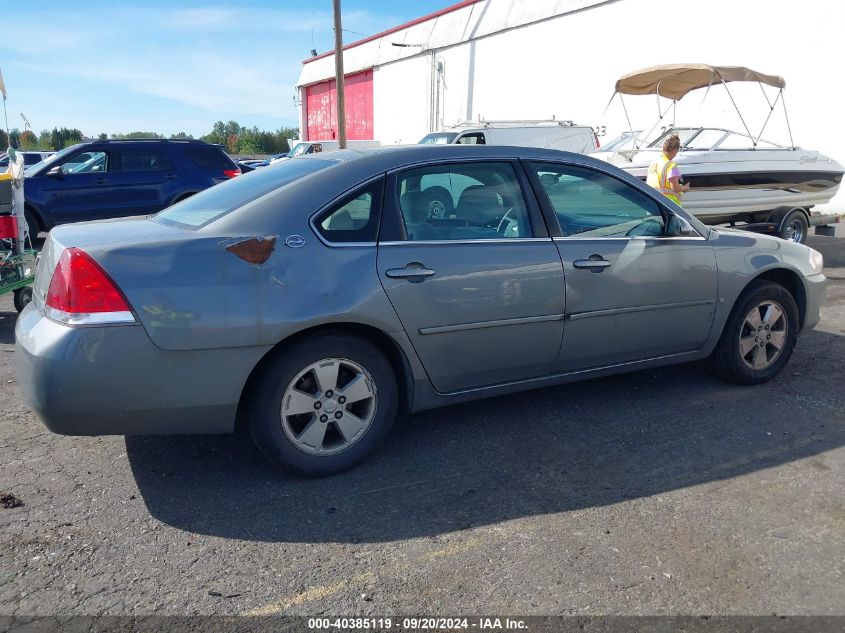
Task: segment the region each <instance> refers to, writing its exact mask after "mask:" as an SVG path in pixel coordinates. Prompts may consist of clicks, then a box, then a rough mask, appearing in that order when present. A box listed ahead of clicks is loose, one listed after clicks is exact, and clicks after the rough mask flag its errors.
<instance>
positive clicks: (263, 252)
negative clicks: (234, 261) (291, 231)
mask: <svg viewBox="0 0 845 633" xmlns="http://www.w3.org/2000/svg"><path fill="white" fill-rule="evenodd" d="M278 237H279V236H278V235H267V236H263V237H262V236H258V237H244V238H238V239H235V240H225V241H223V242H221V244H222V245H223V246H224V247H225V248H226V250H227V251H229V252H230V253H232V254H233V255H236V256H237V257H240V258H241V259H242V260H244V261H245V262H247V263H248V264H253V265H257V266H260V265H261V264H263V263H264V262H266V261H267V260H268V259H270V256H271V255H272V254H273V252H274V251H275V250H276V240H277V239H278Z"/></svg>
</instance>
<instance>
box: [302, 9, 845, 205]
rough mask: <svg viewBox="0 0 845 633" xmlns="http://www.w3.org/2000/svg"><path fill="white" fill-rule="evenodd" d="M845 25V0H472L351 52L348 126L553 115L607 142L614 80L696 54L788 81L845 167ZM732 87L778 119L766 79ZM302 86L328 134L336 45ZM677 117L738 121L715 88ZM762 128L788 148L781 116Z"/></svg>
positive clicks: (805, 131)
mask: <svg viewBox="0 0 845 633" xmlns="http://www.w3.org/2000/svg"><path fill="white" fill-rule="evenodd" d="M843 33H845V3H840V2H834V1H832V0H804V1H803V2H794V1H792V0H673V2H670V3H666V2H658V1H657V0H464V1H463V2H459V3H457V4H453V5H451V6H446V7H444V9H442V10H441V11H438V12H435V13H433V14H431V15H427V16H423V17H421V18H419V19H417V20H413V21H411V22H408V23H406V24H402V25H398V26H396V27H395V28H392V29H389V30H388V31H385V32H383V33H379V34H377V35H375V36H372V37H369V38H366V39H363V40H360V41H357V42H352V43H350V44H348V45H347V46H346V47H345V48H344V66H345V72H346V94H347V96H346V101H347V130H348V135H349V138H351V139H356V138H358V139H376V140H379V141H381V142H382V143H385V144H391V143H413V142H416V141H417V140H419V139H420V138H421V137H422V136H424V135H425V134H427V133H428V132H430V131H434V130H437V129H442V128H444V127H449V126H452V125H455V124H457V123H459V122H462V121H470V120H479V119H484V120H488V121H489V120H501V119H549V118H552V117H555V118H557V119H570V120H574V121H575V122H576V123H579V124H586V125H592V126H594V127H596V128H597V130H598V132H599V135H600V137H602V138H604V139H605V140H607V139H609V138H611V137H613V136H615V135H616V134H618V133H620V132H621V131H623V130H624V129H627V128H628V124H627V122H626V119H625V115H624V112H623V110H622V107H621V105H620V104H619V101H618V98H617V99H616V100H614V102H613V103H611V104H610V106H609V107H607V106H608V101H609V100H610V98H611V96H612V94H613V86H614V83H615V81H616V79H617V78H618V77H620V76H621V75H623V74H625V73H628V72H630V71H633V70H637V69H639V68H644V67H647V66H654V65H657V64H664V63H679V62H698V63H708V64H713V65H740V66H748V67H751V68H754V69H755V70H759V71H761V72H764V73H769V74H775V75H781V76H782V77H784V78H785V80H786V85H787V88H786V92H785V94H786V102H787V106H788V110H789V117H790V123H791V128H792V134H793V137H794V141H795V143H796V144H797V145H800V146H803V147H809V148H812V149H817V150H820V151H822V152H825V153H827V154H829V155H831V156H832V157H834V158H836V159H838V160H839V161H840V162H842V161H845V126H843V125H842V124H841V121H842V117H843V112H845V108H843V99H842V95H843V90H842V87H841V86H842V82H841V81H840V79H839V77H840V75H841V72H842V66H843V62H845V53H843V52H842V50H843V49H842V45H841V41H840V40H841V38H842V37H843ZM733 86H737V84H733V85H732V88H731V90H732V92H733V94H734V97H735V98H736V99H737V101H738V102H740V107H741V108H742V109H743V114H744V115H745V116H746V122H747V123H748V125H749V126H750V127H752V129H756V130H759V129H760V126H762V125H763V123H764V122H765V120H766V117H767V115H768V114H769V107H768V105H767V103H766V101H765V99H764V97H763V95H762V94H761V92H760V90H761V88H760V87H759V86H758V85H756V84H749V85H739V86H738V87H737V88H736V89H734V88H733ZM297 91H298V94H299V98H300V99H301V111H300V117H301V119H300V129H301V130H302V136H303V138H305V139H308V140H320V139H328V138H333V137H334V134H335V128H336V109H335V108H334V55H333V54H332V53H326V54H324V55H320V56H317V57H313V58H311V59H308V60H305V61H304V62H303V67H302V73H301V75H300V78H299V81H298V84H297ZM699 92H702V93H703V92H704V91H699ZM625 104H626V106H627V109H628V113H629V114H630V118H631V119H632V124H633V126H634V127H635V128H645V129H649V128H650V127H651V126H652V124H654V123H655V122H656V120H657V107H656V99H655V98H652V97H626V100H625ZM606 107H607V109H606ZM677 123H679V124H705V125H720V126H724V127H730V128H735V129H742V128H741V125H740V121H739V119H738V117H737V114H736V111H735V110H734V108H733V106H732V105H731V104H730V101H728V100H727V97H725V95H724V94H722V93H721V92H719V91H717V90H715V89H714V90H711V91H708V92H707V93H706V98H705V95H704V94H701V95H700V96H699V95H698V93H693V94H691V95H689V96H688V97H687V98H686V99H684V100H683V101H682V102H681V103H680V104H679V105H678V107H677ZM765 129H766V132H765V133H764V135H763V137H764V138H768V139H769V140H772V141H775V142H781V143H783V144H788V143H789V136H788V132H787V127H786V125H785V121H784V120H783V117H782V114H781V113H780V112H775V113H773V114H772V117H771V119H770V121H769V122H768V124H767V126H766V128H765ZM600 140H601V139H600ZM837 200H838V201H839V202H840V203H841V204H840V205H839V206H842V208H841V209H840V208H838V206H837V208H836V209H835V210H837V211H845V196H843V195H842V194H840V195H839V196H838V197H837ZM835 202H836V201H835Z"/></svg>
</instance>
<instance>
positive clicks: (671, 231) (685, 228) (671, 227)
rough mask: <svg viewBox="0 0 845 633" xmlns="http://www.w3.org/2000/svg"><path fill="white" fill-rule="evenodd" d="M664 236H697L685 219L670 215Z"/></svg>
mask: <svg viewBox="0 0 845 633" xmlns="http://www.w3.org/2000/svg"><path fill="white" fill-rule="evenodd" d="M666 235H668V236H669V237H693V236H695V235H698V234H697V233H696V232H695V229H694V228H692V225H691V224H690V223H689V222H687V220H686V218H682V217H681V216H679V215H675V214H674V213H671V214H670V215H669V222H668V223H667V225H666Z"/></svg>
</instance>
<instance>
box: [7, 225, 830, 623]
mask: <svg viewBox="0 0 845 633" xmlns="http://www.w3.org/2000/svg"><path fill="white" fill-rule="evenodd" d="M839 232H840V237H838V238H816V237H811V238H810V240H809V242H808V243H809V244H810V245H812V246H814V247H815V248H817V249H819V250H821V251H822V252H823V253H824V255H825V260H826V266H827V269H826V273H827V274H828V276H829V277H830V278H831V284H830V286H829V289H828V300H827V304H826V306H825V307H824V309H823V314H822V321H821V323H820V324H819V326H818V328H817V329H816V330H815V331H813V332H809V333H805V334H804V335H803V336H802V338H801V339H800V340H799V344H798V348H797V350H796V353H795V355H794V357H793V360H792V362H791V364H790V365H789V366H788V367H787V369H786V371H785V372H784V373H783V374H782V375H781V376H780V377H779V378H778V379H776V380H775V381H773V382H771V383H768V384H765V385H761V386H758V387H753V388H749V387H740V386H734V385H729V384H726V383H723V382H722V381H720V380H719V379H718V378H716V377H714V376H712V375H710V374H709V373H707V372H706V371H705V370H704V369H703V368H702V367H700V366H698V365H689V366H681V367H675V368H668V369H663V370H658V371H645V372H640V373H635V374H630V375H626V376H621V377H615V378H609V379H601V380H594V381H590V382H585V383H580V384H573V385H568V386H564V387H557V388H550V389H544V390H541V391H535V392H531V393H525V394H519V395H515V396H508V397H503V398H499V399H494V400H488V401H483V402H479V403H473V404H468V405H463V406H457V407H452V408H448V409H441V410H436V411H431V412H427V413H423V414H420V415H416V416H413V417H411V418H408V419H407V420H405V421H403V422H402V423H401V424H400V425H398V427H397V428H396V429H395V431H394V433H393V435H392V437H391V438H390V440H389V441H388V443H387V445H386V446H385V447H384V448H383V449H382V451H381V452H380V453H379V454H378V455H377V456H376V457H375V458H374V459H372V460H370V461H369V462H368V463H366V464H365V465H363V466H362V467H360V468H358V469H357V470H355V471H353V472H350V473H346V474H344V475H341V476H337V477H334V478H329V479H323V480H302V479H295V478H291V477H288V476H286V475H284V474H281V473H278V472H276V471H274V470H273V469H272V468H271V467H269V466H268V465H267V464H266V463H265V462H264V461H263V459H262V457H261V456H260V455H259V453H258V452H257V450H256V449H254V448H253V447H252V446H251V444H250V443H249V441H248V440H247V439H246V438H243V437H239V436H234V437H170V438H162V437H144V438H140V437H136V438H123V437H101V438H71V437H61V436H57V435H53V434H51V433H49V432H47V431H46V430H45V429H44V428H43V427H42V426H41V424H40V423H39V422H38V421H37V420H36V419H35V417H34V416H33V415H32V414H31V413H30V412H29V411H28V410H27V408H26V406H25V405H24V404H23V402H22V401H21V398H20V396H19V393H18V387H17V385H16V380H15V374H14V349H13V348H14V345H13V343H14V335H13V328H14V321H15V314H14V310H13V308H12V304H11V298H10V297H9V296H3V297H0V402H2V411H0V420H2V424H0V490H3V491H5V492H9V493H12V494H14V495H15V496H16V497H17V498H19V499H20V500H21V501H23V503H24V505H22V506H20V507H15V508H9V509H6V508H2V507H0V526H1V528H0V548H2V550H0V551H2V556H0V614H2V615H13V614H14V615H34V614H44V615H46V614H89V615H90V614H102V613H108V614H131V615H142V614H151V613H158V614H237V613H254V614H276V613H295V614H307V615H317V614H336V615H337V614H341V615H343V614H345V615H351V614H372V615H384V614H439V615H455V614H469V613H498V614H522V615H529V614H578V615H591V614H664V613H671V614H678V613H683V614H715V613H722V614H767V615H768V614H772V613H777V614H827V615H831V614H845V578H843V572H845V563H843V552H845V503H843V502H845V448H844V447H843V446H844V445H845V391H843V376H845V239H843V237H845V225H840V231H839ZM185 379H186V380H190V377H189V376H186V377H185Z"/></svg>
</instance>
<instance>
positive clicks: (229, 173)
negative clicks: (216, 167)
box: [223, 169, 241, 178]
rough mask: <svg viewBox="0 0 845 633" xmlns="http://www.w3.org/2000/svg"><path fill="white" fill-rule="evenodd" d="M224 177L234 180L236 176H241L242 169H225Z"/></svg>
mask: <svg viewBox="0 0 845 633" xmlns="http://www.w3.org/2000/svg"><path fill="white" fill-rule="evenodd" d="M223 175H224V176H226V178H234V177H235V176H240V175H241V170H240V169H225V170H223Z"/></svg>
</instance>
